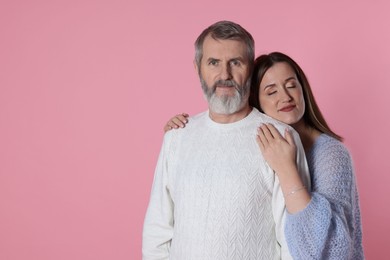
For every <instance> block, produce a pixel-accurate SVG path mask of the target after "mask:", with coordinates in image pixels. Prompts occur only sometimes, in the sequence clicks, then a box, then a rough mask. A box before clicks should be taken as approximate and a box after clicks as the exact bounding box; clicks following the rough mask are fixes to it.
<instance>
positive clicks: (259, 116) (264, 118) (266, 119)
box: [253, 108, 292, 131]
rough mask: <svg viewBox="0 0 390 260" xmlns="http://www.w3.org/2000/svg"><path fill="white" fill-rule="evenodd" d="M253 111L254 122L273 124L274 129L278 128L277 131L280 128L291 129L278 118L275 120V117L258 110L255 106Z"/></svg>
mask: <svg viewBox="0 0 390 260" xmlns="http://www.w3.org/2000/svg"><path fill="white" fill-rule="evenodd" d="M253 110H254V112H253V114H254V119H255V120H254V121H255V123H256V124H258V125H260V124H273V125H274V126H275V127H276V129H278V130H279V131H280V130H284V129H285V128H289V129H292V127H291V126H289V125H287V124H285V123H283V122H280V121H278V120H276V119H275V118H272V117H270V116H268V115H266V114H264V113H262V112H260V111H258V110H257V109H256V108H253Z"/></svg>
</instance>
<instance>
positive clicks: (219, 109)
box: [200, 77, 250, 115]
mask: <svg viewBox="0 0 390 260" xmlns="http://www.w3.org/2000/svg"><path fill="white" fill-rule="evenodd" d="M200 83H201V85H202V89H203V95H204V97H205V98H206V100H207V102H208V104H209V109H210V110H211V111H212V112H214V113H218V114H224V115H230V114H233V113H235V112H237V111H239V110H241V109H242V108H243V107H244V106H245V105H246V104H247V102H248V98H249V90H250V80H249V79H248V80H247V81H246V82H245V85H244V87H241V86H239V85H238V84H237V83H236V82H235V81H233V80H225V81H223V80H219V81H217V82H216V83H214V85H213V86H212V87H209V86H207V83H206V82H205V81H204V80H203V78H202V77H201V78H200ZM218 84H223V85H227V86H231V87H233V88H235V90H236V91H235V93H234V96H228V95H222V96H217V95H216V94H215V91H216V89H217V87H216V86H217V85H218Z"/></svg>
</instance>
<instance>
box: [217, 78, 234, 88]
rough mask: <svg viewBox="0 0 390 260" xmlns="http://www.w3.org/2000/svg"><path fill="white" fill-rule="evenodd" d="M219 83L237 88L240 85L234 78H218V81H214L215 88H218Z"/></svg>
mask: <svg viewBox="0 0 390 260" xmlns="http://www.w3.org/2000/svg"><path fill="white" fill-rule="evenodd" d="M218 85H223V86H226V87H235V88H239V87H240V85H238V84H237V82H235V81H234V80H221V79H220V80H218V81H217V82H215V83H214V85H213V87H214V88H217V86H218Z"/></svg>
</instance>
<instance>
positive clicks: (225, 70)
mask: <svg viewBox="0 0 390 260" xmlns="http://www.w3.org/2000/svg"><path fill="white" fill-rule="evenodd" d="M221 79H222V80H229V79H232V71H231V68H230V66H229V64H226V65H224V66H222V71H221Z"/></svg>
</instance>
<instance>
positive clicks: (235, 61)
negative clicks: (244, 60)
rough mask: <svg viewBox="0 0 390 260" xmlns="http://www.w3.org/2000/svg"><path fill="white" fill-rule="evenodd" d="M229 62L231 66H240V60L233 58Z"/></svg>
mask: <svg viewBox="0 0 390 260" xmlns="http://www.w3.org/2000/svg"><path fill="white" fill-rule="evenodd" d="M231 64H232V65H233V66H240V65H241V62H240V61H238V60H233V61H232V62H231Z"/></svg>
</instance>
